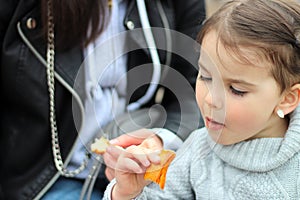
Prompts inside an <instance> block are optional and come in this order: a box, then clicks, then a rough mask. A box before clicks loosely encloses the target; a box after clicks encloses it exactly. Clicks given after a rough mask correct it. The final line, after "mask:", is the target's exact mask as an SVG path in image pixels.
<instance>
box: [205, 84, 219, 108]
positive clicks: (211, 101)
mask: <svg viewBox="0 0 300 200" xmlns="http://www.w3.org/2000/svg"><path fill="white" fill-rule="evenodd" d="M222 96H224V93H223V92H220V91H217V90H216V89H209V90H208V92H207V94H206V96H205V102H206V103H207V105H209V106H210V107H211V108H215V109H221V108H222V104H223V100H224V98H222Z"/></svg>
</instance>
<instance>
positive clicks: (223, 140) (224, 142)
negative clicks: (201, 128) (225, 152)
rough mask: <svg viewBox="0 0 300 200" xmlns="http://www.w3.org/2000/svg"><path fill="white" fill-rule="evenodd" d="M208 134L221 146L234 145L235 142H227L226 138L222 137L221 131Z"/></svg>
mask: <svg viewBox="0 0 300 200" xmlns="http://www.w3.org/2000/svg"><path fill="white" fill-rule="evenodd" d="M208 133H209V135H210V137H211V139H212V140H213V141H214V142H216V143H217V144H221V145H232V144H234V143H235V142H233V141H230V140H227V139H226V138H224V137H222V136H221V133H222V132H221V131H218V132H215V131H210V130H208Z"/></svg>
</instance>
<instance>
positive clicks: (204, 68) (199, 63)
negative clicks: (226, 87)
mask: <svg viewBox="0 0 300 200" xmlns="http://www.w3.org/2000/svg"><path fill="white" fill-rule="evenodd" d="M198 66H199V68H201V70H203V71H204V72H207V73H209V70H207V68H206V67H205V66H204V64H203V63H202V62H200V61H199V62H198ZM224 81H226V82H228V83H238V84H243V85H248V86H251V87H254V86H256V84H253V83H250V82H247V81H244V80H241V79H234V78H225V80H224Z"/></svg>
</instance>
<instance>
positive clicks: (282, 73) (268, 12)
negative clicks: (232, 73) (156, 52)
mask: <svg viewBox="0 0 300 200" xmlns="http://www.w3.org/2000/svg"><path fill="white" fill-rule="evenodd" d="M211 30H214V31H216V32H217V35H218V43H219V42H221V43H222V45H223V46H224V47H225V48H226V49H227V50H228V52H229V53H230V54H231V55H232V57H233V58H236V59H238V61H240V62H247V63H251V60H250V59H249V57H248V58H247V55H246V53H245V51H244V53H243V51H241V50H240V49H241V48H247V49H249V50H250V51H251V52H253V53H255V55H256V56H258V58H259V59H265V60H266V61H268V62H269V63H270V64H271V65H270V66H271V68H270V72H271V74H272V75H273V76H274V78H275V80H276V81H277V83H278V85H279V87H280V89H281V92H283V91H285V90H286V89H287V88H289V87H290V86H292V85H293V84H295V83H300V5H299V3H296V2H292V1H288V0H233V1H229V2H227V3H226V4H225V5H224V6H223V7H222V8H221V9H220V10H218V11H217V12H216V13H214V14H213V15H212V16H211V17H210V18H209V19H207V21H205V23H204V25H203V27H202V29H201V31H200V33H199V35H198V38H197V40H198V42H199V43H200V44H201V43H202V40H203V38H204V36H205V35H206V34H209V32H210V31H211ZM216 48H217V47H216ZM252 63H253V62H252Z"/></svg>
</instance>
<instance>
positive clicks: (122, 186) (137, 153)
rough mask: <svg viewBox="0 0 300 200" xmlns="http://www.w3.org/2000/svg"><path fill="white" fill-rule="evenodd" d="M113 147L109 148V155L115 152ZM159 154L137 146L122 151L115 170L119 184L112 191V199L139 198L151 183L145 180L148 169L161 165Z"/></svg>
mask: <svg viewBox="0 0 300 200" xmlns="http://www.w3.org/2000/svg"><path fill="white" fill-rule="evenodd" d="M111 147H112V146H110V147H108V148H107V153H110V151H111V150H113V148H111ZM159 152H160V151H157V150H156V151H154V150H151V149H148V148H145V147H142V146H135V145H133V146H130V147H128V148H127V149H126V150H122V153H121V154H120V156H119V158H118V161H117V164H116V168H115V178H116V182H117V183H116V185H115V186H114V188H113V190H112V196H111V197H112V199H118V200H120V199H132V198H135V197H136V196H138V195H139V193H141V192H142V190H143V188H144V187H145V186H146V185H147V184H149V183H150V182H149V181H146V180H144V173H145V171H146V169H147V167H149V166H150V164H151V163H155V164H159V163H160V157H159Z"/></svg>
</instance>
